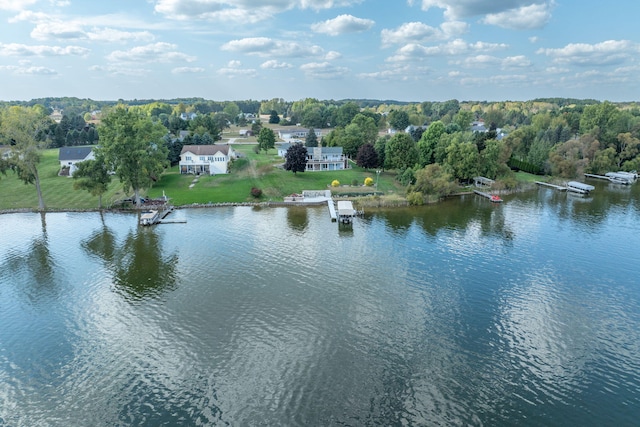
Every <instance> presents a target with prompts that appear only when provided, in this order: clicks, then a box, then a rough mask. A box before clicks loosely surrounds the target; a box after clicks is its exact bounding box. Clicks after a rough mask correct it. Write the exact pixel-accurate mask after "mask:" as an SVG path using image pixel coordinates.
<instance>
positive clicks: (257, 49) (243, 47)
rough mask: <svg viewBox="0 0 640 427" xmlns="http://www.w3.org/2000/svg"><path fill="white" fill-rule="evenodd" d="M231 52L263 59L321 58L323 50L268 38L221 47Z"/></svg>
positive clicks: (234, 42)
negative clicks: (271, 57) (272, 57)
mask: <svg viewBox="0 0 640 427" xmlns="http://www.w3.org/2000/svg"><path fill="white" fill-rule="evenodd" d="M221 49H222V50H226V51H229V52H240V53H244V54H247V55H256V56H262V57H269V56H276V57H289V58H294V57H299V58H300V57H309V56H320V55H322V54H323V49H322V48H321V47H320V46H315V45H302V44H300V43H297V42H293V41H281V40H275V39H272V38H268V37H250V38H244V39H238V40H231V41H230V42H228V43H225V44H224V45H222V47H221Z"/></svg>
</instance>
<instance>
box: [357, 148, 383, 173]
mask: <svg viewBox="0 0 640 427" xmlns="http://www.w3.org/2000/svg"><path fill="white" fill-rule="evenodd" d="M356 164H357V165H358V166H360V167H361V168H365V169H371V168H377V167H378V153H377V152H376V149H375V148H374V146H373V144H364V145H363V146H361V147H360V148H359V149H358V156H357V157H356Z"/></svg>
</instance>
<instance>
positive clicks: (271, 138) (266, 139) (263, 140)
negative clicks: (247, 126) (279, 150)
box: [258, 128, 276, 153]
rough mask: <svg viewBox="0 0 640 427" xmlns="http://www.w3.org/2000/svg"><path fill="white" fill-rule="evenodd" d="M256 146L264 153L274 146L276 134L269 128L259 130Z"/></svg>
mask: <svg viewBox="0 0 640 427" xmlns="http://www.w3.org/2000/svg"><path fill="white" fill-rule="evenodd" d="M258 146H259V147H260V149H261V150H264V152H265V153H266V152H267V151H268V150H269V149H270V148H274V147H275V146H276V134H275V133H273V131H272V130H271V129H269V128H262V129H260V134H258Z"/></svg>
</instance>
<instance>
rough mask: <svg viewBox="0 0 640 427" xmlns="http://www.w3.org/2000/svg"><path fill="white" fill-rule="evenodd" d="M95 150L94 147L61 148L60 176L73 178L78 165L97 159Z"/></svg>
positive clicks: (59, 157) (59, 158)
mask: <svg viewBox="0 0 640 427" xmlns="http://www.w3.org/2000/svg"><path fill="white" fill-rule="evenodd" d="M93 148H94V147H92V146H82V147H60V151H59V152H58V160H59V161H60V175H64V176H70V177H71V176H73V173H74V172H75V171H76V169H78V166H76V165H77V164H78V163H80V162H84V161H85V160H93V159H95V158H96V157H95V155H94V154H93Z"/></svg>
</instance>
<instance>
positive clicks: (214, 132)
mask: <svg viewBox="0 0 640 427" xmlns="http://www.w3.org/2000/svg"><path fill="white" fill-rule="evenodd" d="M189 130H190V131H191V133H194V134H199V135H202V134H205V133H208V134H209V135H210V136H211V138H213V140H214V141H218V140H220V139H221V138H222V137H221V135H220V128H219V127H218V123H217V121H216V120H214V118H213V116H212V115H211V114H199V115H197V116H196V117H195V118H194V119H193V120H190V121H189Z"/></svg>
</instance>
